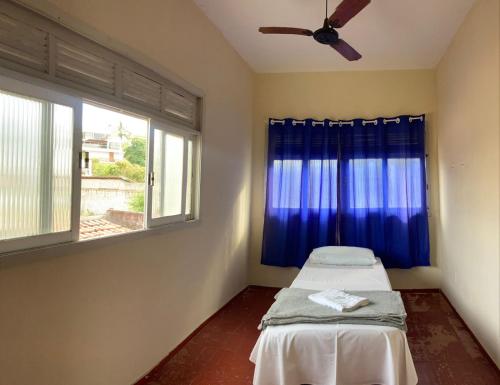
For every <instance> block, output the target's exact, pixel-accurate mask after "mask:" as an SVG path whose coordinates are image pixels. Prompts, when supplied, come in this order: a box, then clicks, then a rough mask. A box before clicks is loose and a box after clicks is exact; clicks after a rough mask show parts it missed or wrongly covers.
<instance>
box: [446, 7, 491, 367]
mask: <svg viewBox="0 0 500 385" xmlns="http://www.w3.org/2000/svg"><path fill="white" fill-rule="evenodd" d="M499 16H500V15H499V6H498V0H481V1H478V3H477V4H476V5H475V6H474V7H473V8H472V10H471V11H470V13H469V15H468V16H467V18H466V20H465V22H464V24H463V25H462V27H461V28H460V30H459V31H458V33H457V35H456V36H455V38H454V40H453V42H452V44H451V46H450V47H449V48H448V51H447V52H446V54H445V56H444V57H443V59H442V60H441V63H440V64H439V66H438V70H437V96H438V119H437V127H438V133H439V134H438V142H439V145H438V147H439V150H438V153H439V180H440V186H441V190H440V196H439V200H440V202H441V218H440V221H439V224H438V226H437V250H438V256H439V259H440V261H441V269H442V278H443V279H442V288H443V290H444V292H445V293H446V295H447V296H448V297H449V298H450V300H451V301H452V303H453V304H454V306H455V307H456V309H457V310H458V312H459V313H460V314H461V315H462V317H463V318H464V320H465V321H466V323H467V324H468V325H469V327H470V328H471V329H472V330H473V332H474V334H475V335H476V336H477V337H478V338H479V340H480V341H481V343H482V344H483V346H485V347H486V349H487V350H488V352H489V353H490V354H491V356H492V357H494V358H495V359H496V362H497V364H499V365H500V320H499V317H500V314H499V313H500V300H499V296H500V286H499V277H500V263H499V260H500V256H499V246H498V242H499V231H500V228H499V183H498V182H499V171H500V170H499V105H500V99H499V86H500V84H499V71H500V67H499V26H498V24H499Z"/></svg>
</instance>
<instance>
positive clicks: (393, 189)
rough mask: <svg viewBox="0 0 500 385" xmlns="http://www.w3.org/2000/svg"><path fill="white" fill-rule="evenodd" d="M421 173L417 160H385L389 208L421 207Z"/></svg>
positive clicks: (420, 166)
mask: <svg viewBox="0 0 500 385" xmlns="http://www.w3.org/2000/svg"><path fill="white" fill-rule="evenodd" d="M422 172H423V170H422V164H421V162H420V159H418V158H408V159H406V158H402V159H400V158H392V159H391V158H390V159H387V179H388V190H389V194H388V200H389V204H388V206H389V208H413V209H419V208H421V207H422V196H423V191H422V188H423V182H422V181H423V179H422Z"/></svg>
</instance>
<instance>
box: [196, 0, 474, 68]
mask: <svg viewBox="0 0 500 385" xmlns="http://www.w3.org/2000/svg"><path fill="white" fill-rule="evenodd" d="M194 1H195V3H196V4H198V6H199V7H200V8H201V9H202V11H203V12H204V13H205V14H206V15H207V16H208V17H209V18H210V20H212V22H213V23H214V24H215V25H216V26H217V28H219V29H220V30H221V31H222V33H223V34H224V36H225V37H226V39H227V40H228V41H229V42H230V43H231V44H232V46H233V47H234V48H235V49H236V51H238V53H239V54H240V55H241V56H242V57H243V59H244V60H246V61H247V63H248V64H249V65H250V66H251V67H252V68H253V69H254V70H255V71H257V72H310V71H337V70H383V69H416V68H432V67H434V66H435V65H436V64H437V63H438V62H439V59H440V58H441V56H442V55H443V53H444V52H445V50H446V48H447V47H448V45H449V43H450V41H451V39H452V38H453V36H454V34H455V32H456V31H457V29H458V27H459V26H460V24H461V23H462V21H463V19H464V17H465V15H466V14H467V12H468V11H469V9H470V8H471V6H472V4H473V3H474V2H475V1H476V0H372V2H371V4H369V5H368V6H367V7H366V8H365V9H364V10H363V11H361V13H359V14H358V15H357V16H356V17H355V18H354V19H352V20H351V21H350V22H349V23H348V24H347V25H346V26H344V27H343V28H342V29H340V30H339V33H340V36H341V37H342V38H343V39H344V40H346V41H347V42H348V43H349V44H351V45H352V46H353V47H354V48H355V49H356V50H358V51H359V52H360V53H361V54H362V55H363V58H362V59H361V60H359V61H357V62H348V61H346V60H345V59H343V58H342V57H341V56H340V55H339V54H338V53H336V52H335V51H334V50H333V49H332V48H330V47H328V46H323V45H321V44H319V43H316V42H315V41H314V40H313V38H312V37H305V36H293V35H290V36H287V35H263V34H261V33H259V32H258V31H257V29H258V28H259V27H260V26H280V27H301V28H308V29H312V30H315V29H317V28H319V27H320V26H321V25H322V23H323V19H324V17H325V2H324V0H194ZM339 3H340V0H329V13H330V14H331V13H332V11H333V9H334V8H335V7H336V6H337V5H338V4H339ZM201 38H203V37H201Z"/></svg>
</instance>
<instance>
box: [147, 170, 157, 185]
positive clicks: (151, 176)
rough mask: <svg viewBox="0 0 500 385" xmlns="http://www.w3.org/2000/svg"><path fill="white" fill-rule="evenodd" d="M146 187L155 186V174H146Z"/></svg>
mask: <svg viewBox="0 0 500 385" xmlns="http://www.w3.org/2000/svg"><path fill="white" fill-rule="evenodd" d="M148 185H149V186H154V185H155V173H154V172H152V171H151V172H150V173H149V174H148Z"/></svg>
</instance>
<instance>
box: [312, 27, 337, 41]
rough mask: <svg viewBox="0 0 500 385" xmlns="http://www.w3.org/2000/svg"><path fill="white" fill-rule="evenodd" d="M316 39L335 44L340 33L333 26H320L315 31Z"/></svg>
mask: <svg viewBox="0 0 500 385" xmlns="http://www.w3.org/2000/svg"><path fill="white" fill-rule="evenodd" d="M313 37H314V40H316V41H317V42H318V43H321V44H335V43H336V42H337V41H338V40H339V34H338V33H337V31H335V30H334V29H333V28H320V29H318V30H316V31H314V33H313Z"/></svg>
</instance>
